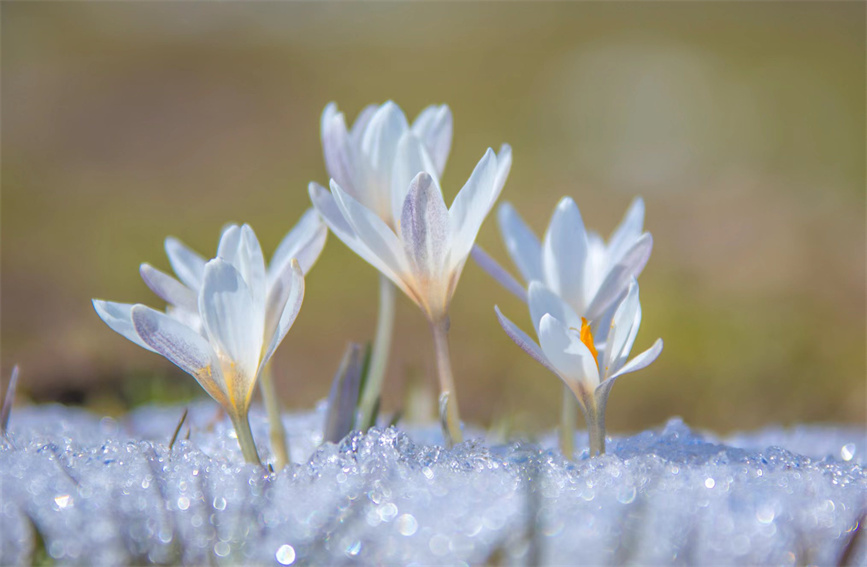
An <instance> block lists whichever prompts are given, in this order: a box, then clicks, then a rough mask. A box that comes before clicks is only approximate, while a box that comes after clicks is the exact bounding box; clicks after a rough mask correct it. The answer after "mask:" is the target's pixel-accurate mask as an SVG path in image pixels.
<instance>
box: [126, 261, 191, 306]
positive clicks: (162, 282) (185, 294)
mask: <svg viewBox="0 0 867 567" xmlns="http://www.w3.org/2000/svg"><path fill="white" fill-rule="evenodd" d="M139 273H140V274H141V278H142V279H143V280H144V283H145V284H146V285H147V286H148V287H149V288H150V289H151V291H153V292H154V293H155V294H157V295H158V296H159V297H160V298H161V299H162V300H163V301H165V302H166V303H168V304H170V305H176V306H178V307H181V308H183V309H187V310H189V311H196V309H197V303H198V300H197V298H196V291H193V290H191V289H190V288H188V287H187V286H185V285H184V284H182V283H181V282H179V281H178V280H176V279H175V278H173V277H172V276H170V275H168V274H167V273H165V272H161V271H160V270H158V269H156V268H154V267H153V266H151V265H150V264H142V265H141V266H140V267H139Z"/></svg>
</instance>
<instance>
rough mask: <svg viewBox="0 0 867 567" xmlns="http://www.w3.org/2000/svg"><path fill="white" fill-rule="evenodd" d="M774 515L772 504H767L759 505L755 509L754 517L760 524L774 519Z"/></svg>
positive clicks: (768, 522)
mask: <svg viewBox="0 0 867 567" xmlns="http://www.w3.org/2000/svg"><path fill="white" fill-rule="evenodd" d="M774 516H776V514H775V512H774V508H773V507H772V506H768V505H765V506H761V507H760V508H759V509H758V510H757V511H756V519H757V520H758V521H759V523H761V524H770V523H771V522H773V521H774Z"/></svg>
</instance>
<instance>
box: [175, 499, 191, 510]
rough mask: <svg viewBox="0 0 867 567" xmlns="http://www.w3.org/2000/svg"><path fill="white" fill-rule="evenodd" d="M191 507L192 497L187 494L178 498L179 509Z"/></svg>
mask: <svg viewBox="0 0 867 567" xmlns="http://www.w3.org/2000/svg"><path fill="white" fill-rule="evenodd" d="M189 507H190V499H189V498H187V497H186V496H181V497H180V498H178V509H179V510H186V509H187V508H189Z"/></svg>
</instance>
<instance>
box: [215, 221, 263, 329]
mask: <svg viewBox="0 0 867 567" xmlns="http://www.w3.org/2000/svg"><path fill="white" fill-rule="evenodd" d="M217 256H219V257H220V258H222V259H223V260H225V261H226V262H228V263H229V264H231V265H232V266H233V267H234V268H235V269H236V270H237V271H238V273H239V274H241V277H242V278H244V283H246V284H247V289H249V290H250V295H251V297H252V299H253V305H254V307H255V310H254V315H255V318H254V322H253V324H254V325H255V326H256V327H259V328H261V326H262V324H263V323H262V322H263V320H264V319H263V318H264V314H265V296H266V293H267V287H268V282H267V279H266V276H265V257H264V256H263V255H262V247H261V246H260V245H259V239H257V238H256V233H254V232H253V229H252V228H250V225H248V224H245V225H243V226H241V227H238V226H237V225H235V226H233V227H230V228H229V229H227V230H226V232H224V233H223V237H222V238H221V239H220V246H219V248H218V249H217Z"/></svg>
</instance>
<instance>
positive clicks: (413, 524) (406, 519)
mask: <svg viewBox="0 0 867 567" xmlns="http://www.w3.org/2000/svg"><path fill="white" fill-rule="evenodd" d="M417 529H418V521H417V520H416V519H415V516H413V515H412V514H404V515H402V516H401V517H400V518H398V519H397V531H399V532H400V535H405V536H411V535H412V534H414V533H415V532H416V530H417Z"/></svg>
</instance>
